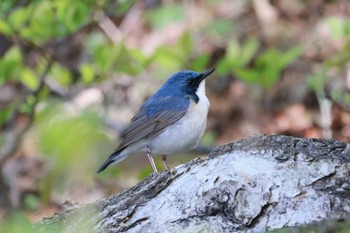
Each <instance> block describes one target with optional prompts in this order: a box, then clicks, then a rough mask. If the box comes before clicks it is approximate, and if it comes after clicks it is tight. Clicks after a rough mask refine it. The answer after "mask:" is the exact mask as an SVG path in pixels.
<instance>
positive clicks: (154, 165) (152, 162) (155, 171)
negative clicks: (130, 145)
mask: <svg viewBox="0 0 350 233" xmlns="http://www.w3.org/2000/svg"><path fill="white" fill-rule="evenodd" d="M147 157H148V160H149V162H150V163H151V166H152V168H153V171H154V173H157V172H158V170H157V167H156V164H155V163H154V160H153V157H152V152H151V148H149V147H147Z"/></svg>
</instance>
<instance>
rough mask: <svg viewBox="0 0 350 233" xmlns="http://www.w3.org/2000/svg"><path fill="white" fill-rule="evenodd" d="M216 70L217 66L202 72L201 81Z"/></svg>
mask: <svg viewBox="0 0 350 233" xmlns="http://www.w3.org/2000/svg"><path fill="white" fill-rule="evenodd" d="M214 71H215V68H213V69H210V70H207V71H206V72H204V73H202V75H201V78H200V81H202V80H204V79H205V78H206V77H208V76H209V75H210V74H211V73H213V72H214Z"/></svg>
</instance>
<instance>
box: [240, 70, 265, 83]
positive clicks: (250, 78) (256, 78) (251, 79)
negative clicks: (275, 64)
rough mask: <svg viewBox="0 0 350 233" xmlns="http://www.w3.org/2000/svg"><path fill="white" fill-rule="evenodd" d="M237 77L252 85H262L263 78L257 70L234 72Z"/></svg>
mask: <svg viewBox="0 0 350 233" xmlns="http://www.w3.org/2000/svg"><path fill="white" fill-rule="evenodd" d="M234 73H235V75H236V76H237V77H238V78H240V79H241V80H243V81H245V82H247V83H250V84H262V83H263V81H262V77H261V74H260V72H259V71H257V70H253V69H251V70H248V69H237V70H235V71H234Z"/></svg>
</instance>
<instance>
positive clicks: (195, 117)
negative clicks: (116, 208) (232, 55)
mask: <svg viewBox="0 0 350 233" xmlns="http://www.w3.org/2000/svg"><path fill="white" fill-rule="evenodd" d="M214 70H215V69H211V70H208V71H207V72H204V73H197V72H194V71H190V70H184V71H181V72H178V73H175V74H173V75H172V76H171V77H170V78H169V79H168V80H167V81H166V82H165V83H164V84H163V86H161V88H160V89H159V90H158V91H157V92H156V93H155V94H154V95H153V96H152V97H150V98H149V99H148V100H146V101H145V102H144V103H143V104H142V106H141V107H140V110H139V111H138V113H137V114H136V115H135V116H134V117H133V118H132V119H131V122H130V124H129V126H128V127H127V128H126V130H125V131H124V133H123V134H122V136H121V139H122V141H121V143H120V144H119V146H118V147H117V148H116V149H115V151H114V152H113V153H112V154H111V155H110V156H109V158H108V159H107V160H106V161H105V162H104V163H103V164H102V166H101V167H100V168H99V169H98V171H97V172H101V171H103V170H104V169H106V168H107V167H108V166H109V165H114V164H117V163H119V162H121V161H122V160H124V159H125V158H126V157H127V156H128V155H129V154H133V153H135V152H146V154H147V157H148V159H149V161H150V163H151V165H152V168H153V171H154V172H158V170H157V167H156V165H155V163H154V160H153V157H152V154H160V155H161V158H162V161H163V163H164V165H165V166H166V168H167V169H168V170H170V168H169V166H168V164H167V162H166V157H167V155H173V154H177V153H180V152H184V151H186V150H189V149H192V148H193V147H195V146H196V145H197V143H198V141H199V139H200V138H201V137H202V136H203V134H204V131H205V128H206V124H207V115H208V110H209V105H210V104H209V100H208V98H207V97H206V95H205V78H206V77H208V76H209V75H210V74H211V73H213V72H214Z"/></svg>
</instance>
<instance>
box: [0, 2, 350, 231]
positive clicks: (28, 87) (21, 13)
mask: <svg viewBox="0 0 350 233" xmlns="http://www.w3.org/2000/svg"><path fill="white" fill-rule="evenodd" d="M349 16H350V2H349V1H347V0H310V1H304V0H294V1H287V0H270V1H269V0H250V1H248V0H202V1H199V0H198V1H196V0H192V1H177V0H163V1H162V0H145V1H131V0H119V1H118V0H86V1H70V0H52V1H45V0H32V1H22V0H3V1H1V4H0V231H1V232H18V231H19V230H23V229H26V228H28V227H29V226H30V224H31V223H32V222H36V221H38V220H40V219H41V218H43V217H48V216H51V215H52V214H53V213H55V212H56V211H59V210H62V209H64V208H67V206H68V207H69V206H72V205H74V202H79V203H88V202H93V201H95V200H99V199H102V198H103V197H106V196H108V195H112V194H115V193H118V192H120V191H121V190H124V189H126V188H129V187H131V186H133V185H134V184H136V183H137V182H138V181H140V180H141V179H143V178H144V177H146V176H148V175H149V174H150V173H151V172H152V169H151V166H150V165H149V163H148V160H147V157H146V156H145V155H143V154H140V155H133V156H129V157H128V158H127V159H126V160H125V161H124V162H122V163H121V164H119V165H118V166H115V167H111V168H108V169H107V170H106V171H104V172H103V173H101V174H98V175H97V174H96V170H97V168H98V167H99V166H100V165H101V163H102V162H103V161H104V160H105V159H106V158H107V157H108V155H109V154H110V153H111V152H112V151H113V150H114V149H115V147H116V146H117V144H118V142H119V135H120V133H121V132H123V129H124V128H125V126H126V125H127V124H128V122H129V120H130V119H131V117H132V116H133V114H134V113H135V112H136V111H137V110H138V108H139V106H140V104H141V103H142V102H143V101H144V100H145V99H146V98H147V97H149V96H150V95H152V94H153V93H154V92H155V91H156V90H157V89H158V88H159V87H160V85H161V84H162V83H163V82H164V81H165V80H166V79H167V78H168V77H169V76H170V75H172V74H173V73H175V72H177V71H180V70H183V69H191V70H195V71H198V72H203V71H205V70H207V69H208V68H211V67H215V68H216V72H215V73H214V74H213V75H212V76H211V77H209V78H208V79H207V95H208V98H209V100H210V102H211V108H210V112H209V116H208V125H207V131H206V133H205V135H204V136H203V138H202V141H201V145H199V147H198V148H196V149H195V150H194V151H193V152H189V153H187V154H184V155H178V156H173V157H170V158H168V160H169V163H170V164H171V166H172V167H174V166H177V165H179V164H182V163H186V162H188V161H190V160H191V159H193V158H195V157H198V156H204V155H205V154H207V153H208V152H209V151H210V149H211V148H213V147H215V146H218V145H222V144H224V143H228V142H230V141H232V140H238V139H242V138H246V137H249V136H254V135H261V134H285V135H293V136H298V137H317V138H334V139H337V140H342V141H349V139H350V114H349V110H350V95H349V89H350V69H349V68H350V63H349V61H350V40H349V39H350V37H349V36H350V18H349ZM155 159H156V162H157V165H158V167H159V169H160V170H163V169H164V168H163V165H162V163H161V162H160V158H159V157H157V156H156V158H155Z"/></svg>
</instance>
